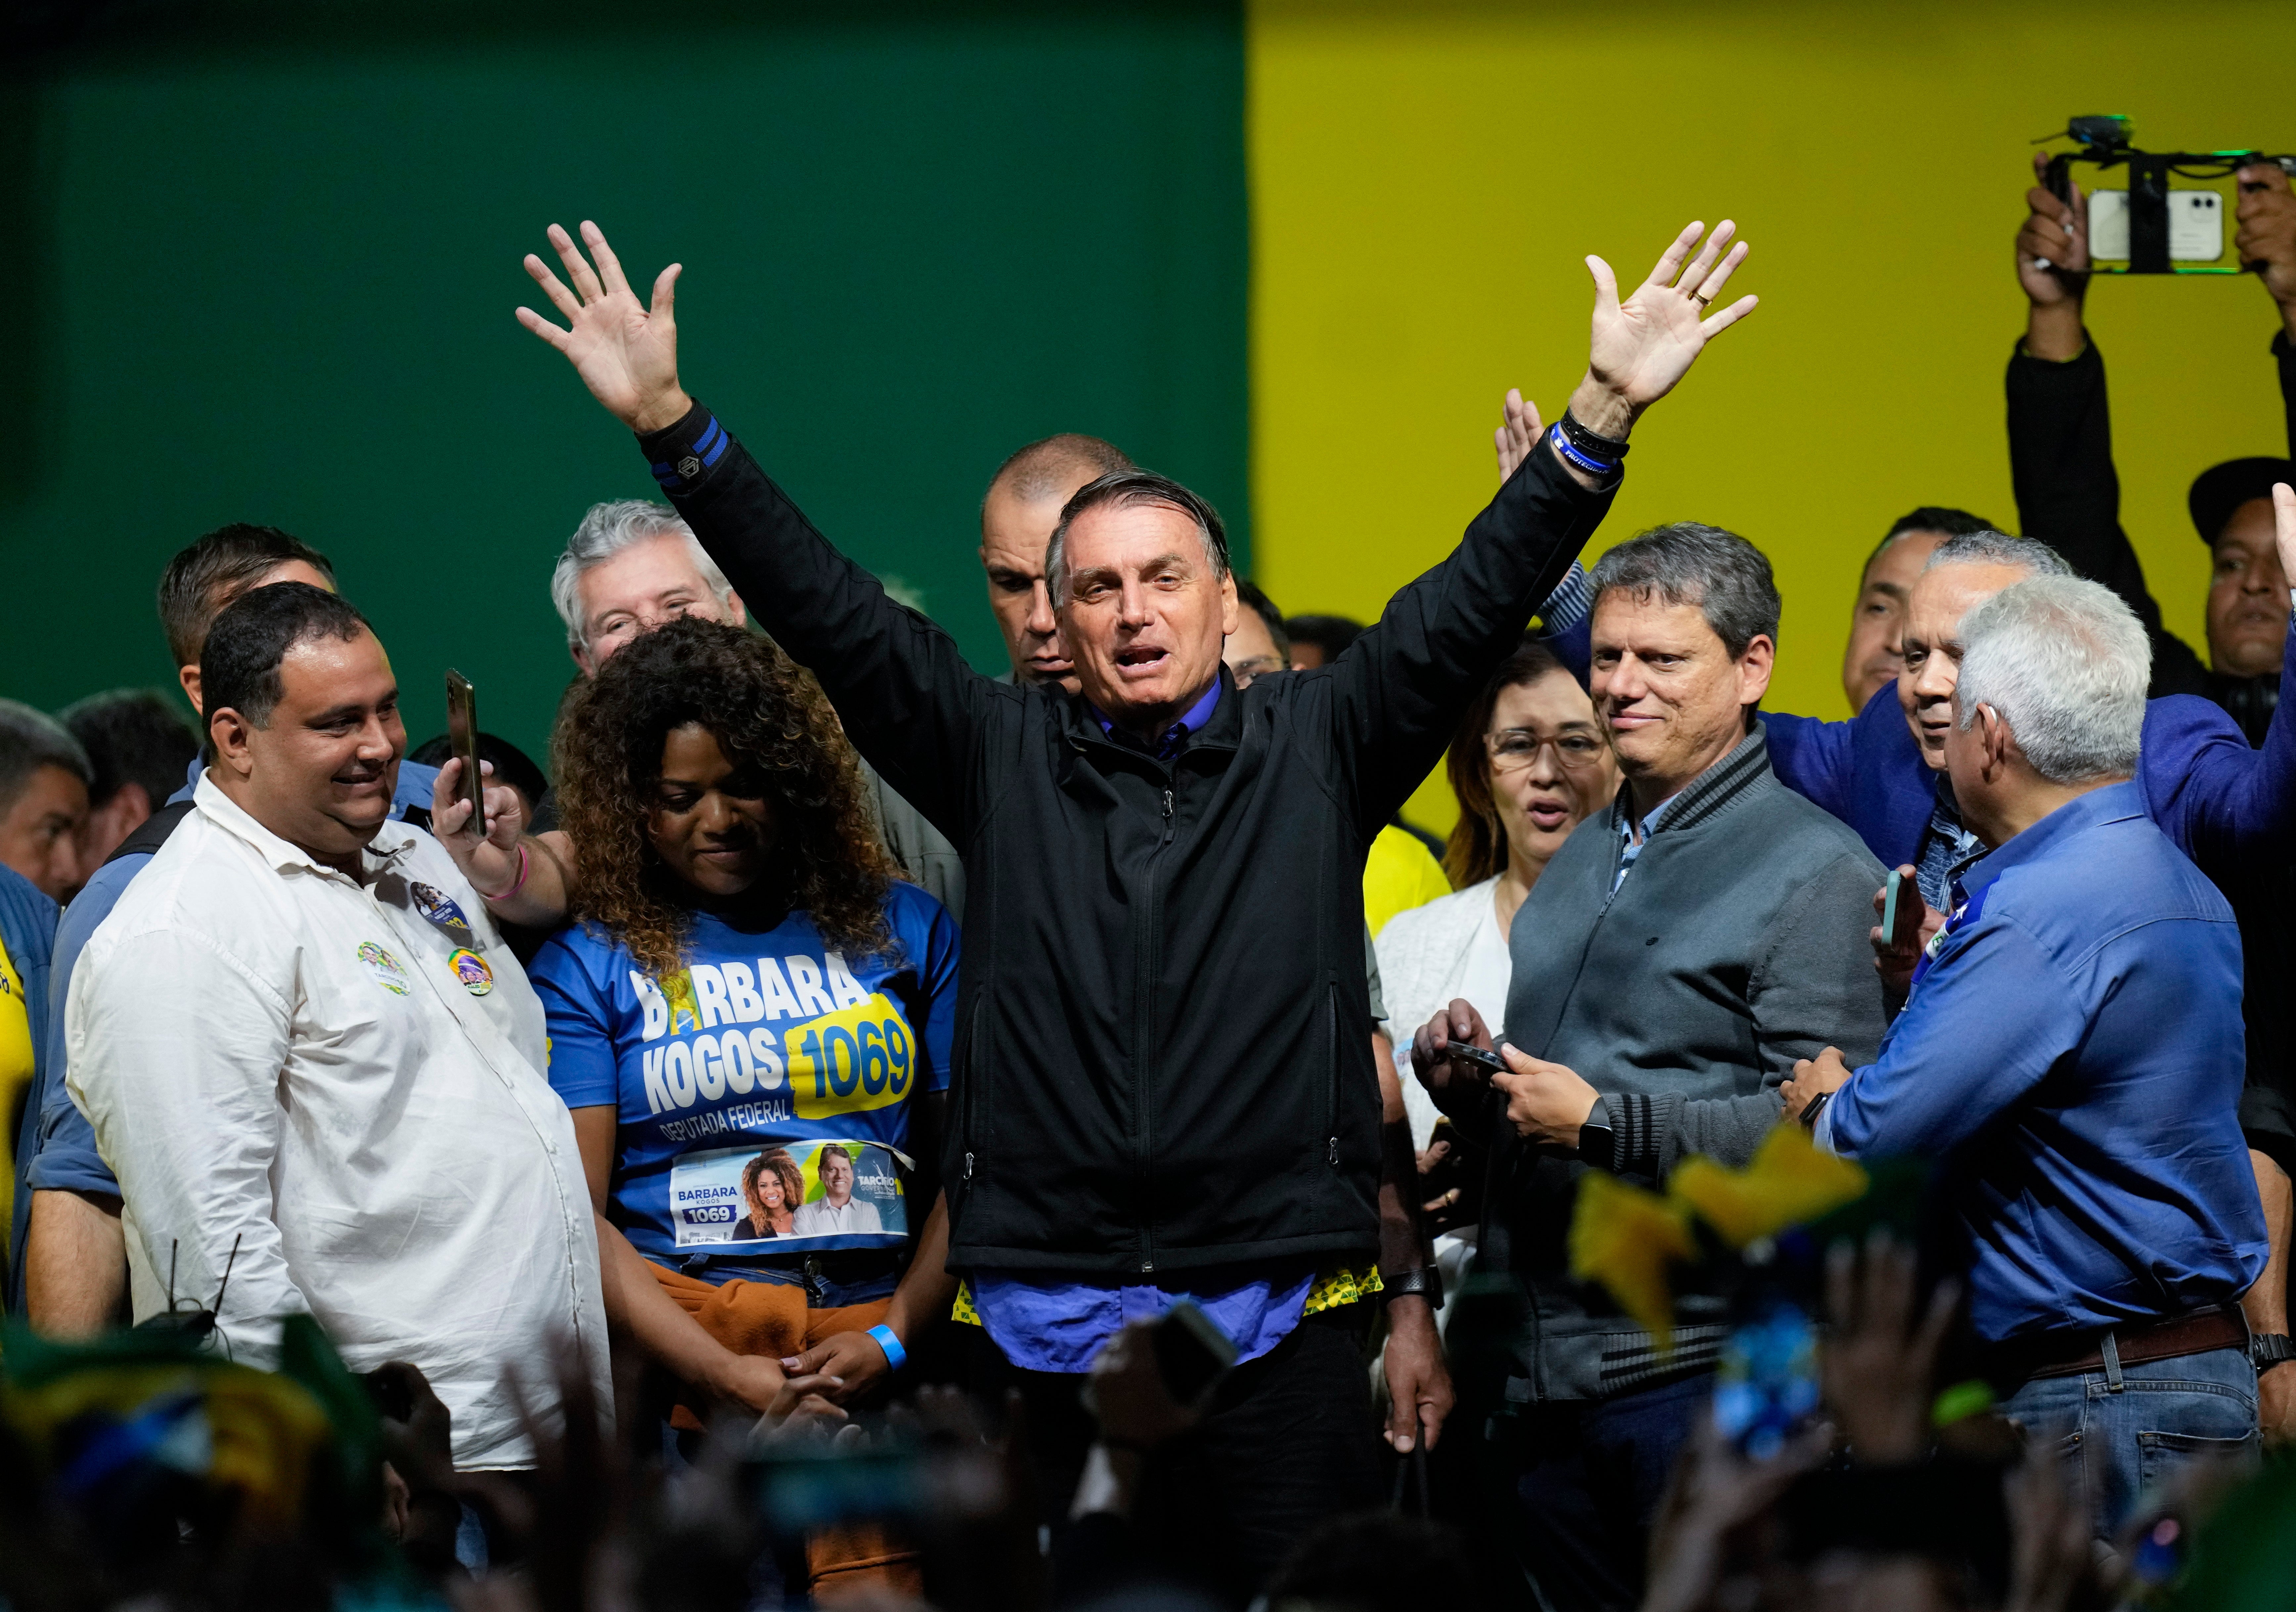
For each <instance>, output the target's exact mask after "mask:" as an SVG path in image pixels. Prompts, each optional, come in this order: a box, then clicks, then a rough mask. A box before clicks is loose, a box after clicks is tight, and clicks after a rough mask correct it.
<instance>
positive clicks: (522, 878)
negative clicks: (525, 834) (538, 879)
mask: <svg viewBox="0 0 2296 1612" xmlns="http://www.w3.org/2000/svg"><path fill="white" fill-rule="evenodd" d="M533 871H534V870H533V869H532V868H529V866H527V856H526V842H525V841H524V840H521V841H520V842H519V843H518V877H517V878H516V879H514V880H513V881H512V884H511V887H510V888H509V889H508V890H505V891H504V892H501V893H500V894H498V895H489V894H488V893H487V892H485V891H483V890H480V891H479V900H480V901H508V900H510V899H511V897H512V896H514V895H516V894H517V893H518V892H520V891H521V890H523V889H525V888H526V876H527V875H528V874H529V873H531V872H533ZM471 888H472V889H474V890H475V889H477V888H478V887H477V886H476V885H472V886H471Z"/></svg>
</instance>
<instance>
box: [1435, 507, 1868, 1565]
mask: <svg viewBox="0 0 2296 1612" xmlns="http://www.w3.org/2000/svg"><path fill="white" fill-rule="evenodd" d="M1592 584H1593V587H1594V589H1595V616H1594V667H1593V675H1592V678H1591V680H1590V682H1591V692H1592V693H1593V695H1594V697H1595V707H1596V709H1597V710H1599V711H1601V712H1602V713H1603V717H1604V719H1605V720H1606V722H1607V724H1608V726H1609V728H1610V733H1611V742H1612V743H1613V744H1614V745H1615V746H1616V747H1617V750H1618V753H1619V762H1620V771H1621V773H1622V774H1623V775H1624V777H1625V787H1623V788H1622V789H1621V790H1620V793H1619V795H1618V798H1617V799H1616V800H1615V801H1614V802H1612V803H1611V809H1610V810H1609V811H1607V812H1598V813H1596V814H1595V815H1594V816H1591V817H1589V818H1587V819H1586V821H1585V822H1583V823H1581V824H1580V825H1579V828H1578V830H1577V831H1576V832H1575V833H1574V834H1572V835H1571V836H1570V839H1569V840H1568V841H1566V842H1565V843H1563V846H1562V850H1561V851H1557V852H1556V853H1555V856H1554V860H1553V861H1552V862H1550V863H1549V864H1548V865H1547V868H1546V873H1545V874H1544V875H1543V876H1541V877H1540V879H1539V881H1538V884H1536V885H1535V886H1533V888H1532V890H1531V892H1530V896H1529V900H1527V901H1525V902H1524V903H1523V905H1522V909H1521V912H1520V913H1519V914H1518V915H1517V916H1516V918H1515V921H1514V928H1513V932H1512V934H1511V937H1510V943H1511V949H1512V950H1513V959H1514V975H1513V984H1512V987H1511V989H1510V990H1509V991H1508V993H1507V1012H1506V1024H1507V1032H1508V1037H1509V1040H1510V1043H1511V1044H1510V1045H1509V1046H1507V1047H1506V1048H1505V1049H1503V1051H1502V1056H1503V1057H1505V1061H1506V1064H1507V1066H1508V1073H1504V1074H1495V1075H1493V1076H1491V1077H1490V1079H1489V1081H1488V1084H1485V1083H1483V1082H1481V1081H1480V1080H1479V1079H1478V1077H1477V1073H1476V1071H1475V1070H1474V1068H1473V1067H1472V1065H1469V1064H1468V1063H1467V1062H1466V1060H1464V1059H1456V1060H1455V1059H1451V1058H1448V1057H1446V1056H1445V1049H1446V1048H1447V1046H1448V1045H1449V1044H1450V1043H1451V1042H1452V1041H1454V1040H1459V1041H1472V1042H1473V1043H1475V1044H1477V1045H1479V1046H1484V1047H1488V1046H1489V1044H1490V1042H1489V1034H1488V1031H1487V1030H1486V1029H1485V1027H1484V1025H1483V1024H1482V1022H1481V1020H1480V1017H1479V1016H1477V1015H1476V1013H1475V1011H1474V1009H1473V1008H1472V1007H1470V1006H1469V1005H1468V1004H1467V1003H1465V1002H1464V1001H1460V1002H1454V1003H1452V1004H1451V1006H1450V1008H1448V1009H1447V1011H1446V1012H1445V1013H1443V1014H1440V1015H1438V1016H1437V1017H1436V1018H1435V1019H1434V1020H1433V1021H1432V1022H1431V1023H1430V1024H1427V1025H1426V1026H1425V1027H1424V1028H1423V1030H1421V1031H1420V1032H1419V1035H1418V1049H1417V1053H1416V1061H1417V1063H1418V1065H1419V1068H1420V1069H1421V1071H1422V1072H1423V1077H1424V1078H1426V1080H1427V1082H1428V1085H1429V1089H1430V1090H1431V1091H1432V1092H1433V1093H1434V1095H1435V1098H1436V1100H1437V1101H1438V1102H1439V1104H1441V1105H1442V1106H1444V1107H1445V1108H1446V1109H1447V1111H1448V1112H1449V1113H1450V1114H1452V1116H1453V1118H1454V1119H1455V1121H1456V1122H1458V1123H1461V1124H1462V1125H1463V1126H1464V1127H1466V1128H1467V1131H1468V1133H1469V1134H1470V1135H1472V1136H1477V1137H1480V1139H1483V1140H1484V1141H1485V1142H1486V1143H1487V1144H1488V1147H1489V1148H1490V1153H1491V1160H1492V1162H1491V1170H1490V1175H1489V1178H1488V1192H1487V1195H1486V1204H1485V1220H1484V1240H1483V1246H1482V1249H1481V1252H1480V1256H1479V1261H1478V1265H1479V1269H1480V1270H1482V1271H1494V1272H1498V1271H1505V1272H1512V1274H1513V1276H1514V1277H1515V1278H1516V1279H1519V1280H1520V1281H1521V1285H1522V1287H1523V1289H1524V1292H1525V1295H1526V1296H1527V1299H1528V1306H1527V1308H1528V1324H1527V1325H1526V1326H1525V1328H1523V1331H1522V1333H1521V1336H1519V1337H1518V1338H1517V1339H1516V1341H1515V1343H1514V1345H1513V1349H1512V1350H1511V1351H1510V1354H1511V1364H1510V1365H1509V1367H1508V1369H1507V1370H1506V1372H1505V1382H1504V1383H1499V1382H1493V1383H1488V1384H1486V1385H1482V1386H1481V1389H1480V1393H1481V1397H1483V1398H1484V1399H1485V1401H1486V1402H1488V1403H1492V1404H1495V1405H1496V1406H1498V1407H1500V1408H1501V1414H1498V1415H1496V1416H1492V1417H1490V1418H1489V1419H1488V1421H1487V1423H1486V1426H1485V1429H1484V1431H1485V1432H1486V1435H1487V1436H1488V1437H1489V1438H1490V1439H1491V1440H1492V1441H1493V1442H1494V1443H1495V1445H1496V1446H1497V1447H1496V1448H1495V1449H1494V1450H1493V1451H1492V1452H1491V1453H1492V1454H1493V1456H1494V1457H1495V1460H1496V1467H1495V1471H1494V1476H1498V1475H1502V1474H1503V1475H1504V1476H1505V1477H1507V1478H1509V1479H1511V1480H1512V1481H1511V1482H1510V1483H1508V1484H1507V1485H1505V1486H1506V1488H1507V1490H1508V1492H1507V1493H1504V1494H1500V1493H1492V1494H1489V1495H1488V1496H1486V1497H1485V1498H1486V1499H1487V1500H1488V1501H1490V1502H1491V1503H1492V1504H1493V1505H1494V1506H1496V1507H1497V1508H1499V1509H1500V1510H1499V1512H1498V1514H1497V1515H1494V1517H1492V1518H1491V1519H1490V1520H1491V1522H1492V1523H1493V1525H1494V1526H1493V1527H1491V1528H1490V1529H1488V1530H1486V1533H1487V1534H1488V1535H1489V1536H1490V1537H1494V1538H1498V1539H1503V1540H1506V1541H1509V1542H1511V1543H1512V1545H1513V1549H1514V1550H1515V1551H1516V1552H1517V1553H1518V1556H1519V1559H1520V1562H1521V1567H1522V1569H1523V1570H1524V1571H1525V1572H1526V1573H1527V1574H1529V1575H1532V1576H1534V1577H1535V1578H1536V1579H1537V1580H1538V1585H1539V1588H1540V1589H1541V1590H1542V1591H1544V1593H1545V1596H1546V1600H1547V1602H1548V1603H1549V1604H1550V1605H1552V1606H1554V1607H1557V1608H1577V1607H1614V1606H1617V1607H1630V1606H1632V1605H1634V1604H1635V1603H1636V1601H1637V1600H1639V1599H1640V1598H1641V1589H1642V1563H1643V1558H1644V1543H1645V1540H1646V1537H1647V1531H1648V1527H1649V1524H1650V1519H1651V1517H1652V1513H1653V1512H1654V1511H1655V1509H1656V1507H1657V1504H1658V1500H1659V1495H1660V1493H1661V1489H1662V1487H1663V1485H1664V1484H1665V1482H1666V1476H1667V1472H1668V1469H1669V1467H1670V1466H1671V1465H1672V1463H1673V1460H1674V1457H1675V1454H1676V1452H1677V1451H1678V1450H1679V1449H1680V1447H1681V1444H1682V1443H1683V1441H1684V1439H1685V1437H1686V1435H1688V1432H1689V1430H1690V1427H1691V1426H1692V1424H1693V1421H1694V1419H1695V1418H1696V1416H1697V1413H1698V1411H1699V1410H1700V1408H1701V1407H1702V1405H1703V1403H1704V1402H1705V1399H1706V1396H1707V1393H1708V1391H1709V1388H1710V1384H1711V1378H1712V1372H1713V1366H1714V1361H1715V1357H1716V1354H1717V1352H1718V1349H1719V1347H1720V1345H1721V1342H1722V1338H1723V1336H1724V1333H1725V1331H1726V1328H1725V1326H1724V1324H1723V1320H1724V1317H1723V1314H1722V1307H1721V1304H1720V1303H1719V1301H1718V1300H1714V1299H1710V1298H1701V1297H1698V1296H1694V1295H1690V1296H1685V1297H1683V1298H1682V1299H1680V1300H1679V1301H1678V1303H1677V1308H1676V1327H1675V1333H1674V1350H1673V1353H1671V1354H1669V1355H1665V1356H1661V1355H1660V1354H1659V1353H1657V1352H1656V1351H1655V1349H1654V1348H1653V1347H1652V1343H1651V1340H1650V1338H1649V1336H1647V1335H1646V1334H1644V1332H1643V1331H1642V1329H1641V1328H1639V1327H1637V1326H1636V1324H1635V1323H1634V1322H1632V1321H1630V1320H1627V1319H1626V1318H1625V1317H1623V1316H1622V1315H1620V1313H1619V1312H1617V1311H1616V1310H1615V1309H1614V1308H1612V1307H1611V1305H1609V1304H1607V1303H1606V1302H1605V1301H1604V1300H1603V1297H1602V1295H1599V1294H1596V1293H1593V1292H1590V1291H1588V1290H1587V1289H1585V1288H1582V1287H1579V1285H1578V1284H1576V1283H1574V1282H1573V1281H1571V1280H1570V1276H1569V1273H1568V1258H1567V1254H1566V1253H1565V1247H1564V1243H1565V1238H1566V1235H1567V1233H1568V1230H1569V1228H1570V1212H1571V1205H1572V1203H1573V1201H1574V1199H1575V1197H1576V1194H1577V1183H1578V1180H1579V1177H1580V1176H1582V1175H1583V1174H1584V1173H1585V1172H1587V1171H1589V1170H1609V1171H1611V1172H1615V1173H1617V1174H1619V1175H1621V1176H1624V1177H1626V1178H1627V1179H1628V1180H1633V1181H1636V1182H1637V1183H1640V1184H1643V1185H1645V1186H1652V1187H1655V1186H1658V1185H1660V1184H1661V1183H1662V1182H1663V1181H1664V1180H1665V1177H1666V1174H1667V1172H1668V1171H1669V1170H1670V1169H1672V1168H1673V1166H1674V1164H1676V1162H1677V1161H1678V1160H1680V1159H1682V1158H1685V1157H1686V1156H1690V1155H1692V1154H1704V1155H1706V1156H1709V1157H1711V1158H1715V1159H1718V1160H1720V1161H1721V1162H1722V1163H1724V1164H1745V1163H1746V1162H1747V1161H1748V1160H1749V1159H1750V1158H1751V1157H1752V1156H1753V1153H1754V1150H1755V1148H1756V1147H1758V1146H1759V1144H1760V1142H1761V1139H1762V1138H1763V1137H1764V1136H1765V1135H1766V1134H1767V1132H1768V1131H1769V1130H1770V1128H1771V1127H1772V1126H1773V1125H1775V1123H1777V1121H1778V1118H1779V1114H1780V1112H1781V1105H1780V1100H1779V1097H1778V1087H1779V1085H1780V1084H1781V1083H1782V1082H1784V1081H1785V1080H1786V1079H1787V1078H1788V1076H1789V1075H1790V1074H1791V1073H1792V1070H1793V1065H1794V1061H1795V1060H1796V1059H1797V1058H1805V1057H1816V1055H1817V1053H1818V1052H1820V1051H1821V1050H1823V1049H1825V1048H1826V1047H1829V1046H1833V1047H1838V1048H1840V1049H1841V1050H1842V1052H1843V1053H1844V1054H1845V1055H1846V1057H1847V1059H1848V1061H1849V1063H1851V1064H1853V1065H1855V1064H1862V1063H1865V1062H1866V1061H1868V1060H1869V1059H1871V1058H1872V1057H1874V1054H1875V1052H1876V1051H1877V1050H1878V1049H1879V1048H1880V1045H1881V1040H1882V1030H1883V1028H1884V1026H1885V1023H1886V1020H1885V1015H1884V1010H1883V1006H1882V987H1881V982H1880V978H1879V976H1878V975H1876V973H1875V971H1874V962H1873V951H1872V949H1871V946H1870V944H1869V942H1868V938H1867V937H1868V931H1869V928H1870V925H1872V922H1873V898H1874V891H1875V890H1876V889H1877V888H1878V887H1879V886H1880V884H1881V883H1882V868H1881V865H1880V864H1879V863H1878V862H1876V861H1875V860H1874V858H1873V856H1872V855H1871V854H1870V853H1868V852H1867V851H1866V847H1865V845H1864V844H1863V843H1861V842H1860V841H1859V839H1858V837H1857V835H1856V834H1855V833H1854V832H1852V831H1851V830H1850V829H1849V827H1847V826H1845V825H1844V824H1843V823H1841V821H1840V820H1839V819H1838V818H1834V817H1833V816H1832V815H1831V814H1829V813H1827V812H1826V811H1825V810H1821V809H1820V808H1818V807H1816V806H1814V805H1812V804H1810V802H1808V801H1806V800H1804V799H1802V798H1801V797H1800V795H1797V794H1793V793H1792V791H1790V790H1788V789H1786V788H1785V787H1784V785H1781V784H1779V783H1778V782H1777V781H1776V779H1775V778H1774V777H1772V776H1771V774H1770V765H1769V759H1768V754H1767V750H1766V749H1765V746H1764V741H1763V736H1762V725H1761V723H1760V722H1759V720H1756V717H1755V711H1756V708H1757V706H1758V705H1759V703H1760V700H1761V698H1762V695H1763V694H1764V693H1765V691H1766V690H1767V688H1768V687H1769V679H1770V668H1771V664H1772V662H1773V660H1774V658H1775V654H1776V640H1777V630H1778V594H1777V588H1776V585H1775V583H1774V582H1773V581H1772V580H1771V576H1770V566H1769V562H1768V561H1767V560H1766V559H1764V558H1763V557H1762V555H1761V551H1760V550H1759V549H1757V548H1756V547H1754V546H1753V545H1752V544H1751V543H1749V542H1747V541H1746V540H1745V539H1743V538H1740V537H1737V536H1734V534H1732V533H1729V532H1726V531H1722V530H1717V529H1716V528H1713V527H1710V526H1698V525H1692V524H1687V523H1685V524H1681V525H1676V526H1667V527H1661V528H1659V529H1658V530H1654V531H1650V532H1645V533H1644V534H1643V535H1642V536H1641V537H1638V538H1636V539H1632V540H1631V541H1629V542H1626V543H1622V544H1620V546H1619V547H1616V548H1613V549H1611V551H1610V552H1609V553H1608V554H1606V555H1603V559H1602V561H1601V563H1598V564H1597V565H1596V566H1595V571H1594V574H1593V578H1592ZM1455 1341H1456V1340H1455ZM1494 1486H1495V1487H1496V1486H1497V1485H1494Z"/></svg>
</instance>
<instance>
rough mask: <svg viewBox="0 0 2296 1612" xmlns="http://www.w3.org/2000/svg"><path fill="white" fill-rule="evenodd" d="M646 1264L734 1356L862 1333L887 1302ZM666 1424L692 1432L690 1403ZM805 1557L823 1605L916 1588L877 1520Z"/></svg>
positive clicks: (919, 1579)
mask: <svg viewBox="0 0 2296 1612" xmlns="http://www.w3.org/2000/svg"><path fill="white" fill-rule="evenodd" d="M647 1268H648V1269H649V1270H651V1271H652V1272H653V1274H654V1279H655V1280H656V1281H658V1282H660V1284H661V1287H662V1291H663V1292H665V1293H667V1294H668V1295H669V1296H670V1297H672V1298H674V1299H676V1301H677V1303H678V1306H679V1308H681V1309H683V1310H684V1311H685V1312H686V1313H687V1314H688V1315H690V1316H692V1317H693V1319H694V1320H697V1321H700V1322H701V1329H702V1330H703V1331H704V1332H707V1333H708V1334H709V1336H711V1337H714V1338H716V1339H717V1341H718V1342H719V1343H721V1344H723V1345H726V1347H727V1348H728V1349H731V1350H732V1351H734V1353H736V1354H762V1355H766V1356H767V1357H769V1358H771V1359H773V1360H783V1359H785V1358H787V1357H788V1356H790V1355H792V1354H802V1353H805V1351H807V1350H808V1349H810V1348H812V1347H813V1346H814V1345H816V1344H818V1343H822V1342H824V1340H826V1339H828V1338H830V1337H832V1336H835V1335H836V1334H838V1333H840V1332H865V1331H867V1330H868V1329H869V1328H872V1327H873V1326H875V1325H876V1324H877V1323H878V1322H879V1321H881V1320H884V1319H885V1312H886V1310H887V1309H888V1308H890V1305H891V1303H892V1301H891V1300H890V1299H881V1298H880V1299H872V1300H871V1301H870V1302H869V1303H867V1304H846V1305H843V1306H841V1307H840V1308H838V1309H835V1310H811V1309H808V1308H807V1307H806V1302H805V1298H806V1294H805V1289H804V1288H803V1287H798V1286H796V1285H795V1284H794V1283H791V1282H752V1281H744V1280H741V1279H735V1280H733V1281H730V1282H705V1281H703V1280H701V1279H700V1278H698V1277H691V1276H686V1275H683V1274H681V1273H680V1272H678V1271H668V1270H665V1269H663V1268H662V1267H661V1266H660V1265H657V1264H654V1263H653V1262H652V1261H648V1262H647ZM669 1425H670V1426H671V1427H678V1428H683V1429H684V1430H685V1431H687V1432H690V1433H691V1432H699V1431H700V1430H701V1426H702V1423H701V1418H700V1417H699V1416H697V1415H696V1414H695V1413H694V1408H693V1405H692V1404H691V1403H689V1402H687V1401H686V1400H685V1398H683V1397H681V1398H680V1399H679V1401H678V1403H677V1406H676V1409H675V1410H672V1411H671V1412H670V1415H669ZM805 1556H806V1567H807V1570H808V1572H810V1573H811V1574H812V1575H813V1583H812V1584H811V1585H810V1586H809V1588H810V1590H811V1592H812V1594H813V1597H814V1599H815V1600H818V1601H822V1602H824V1603H832V1602H834V1601H836V1600H840V1598H845V1597H869V1598H875V1597H877V1596H878V1595H879V1594H880V1593H881V1592H883V1591H890V1592H891V1593H893V1594H895V1595H899V1596H906V1597H910V1598H917V1597H922V1595H923V1593H924V1572H923V1567H922V1562H921V1561H920V1559H919V1558H918V1556H917V1553H916V1552H915V1551H914V1550H909V1549H907V1548H906V1546H904V1545H903V1544H902V1543H901V1542H899V1541H898V1539H897V1538H896V1537H895V1536H894V1535H893V1534H892V1533H891V1531H890V1530H889V1529H887V1528H886V1527H884V1526H882V1525H881V1524H878V1523H849V1524H847V1525H845V1526H841V1527H836V1528H824V1529H823V1530H822V1531H821V1532H819V1533H818V1534H815V1535H814V1536H813V1537H812V1538H810V1539H808V1541H806V1547H805Z"/></svg>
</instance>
